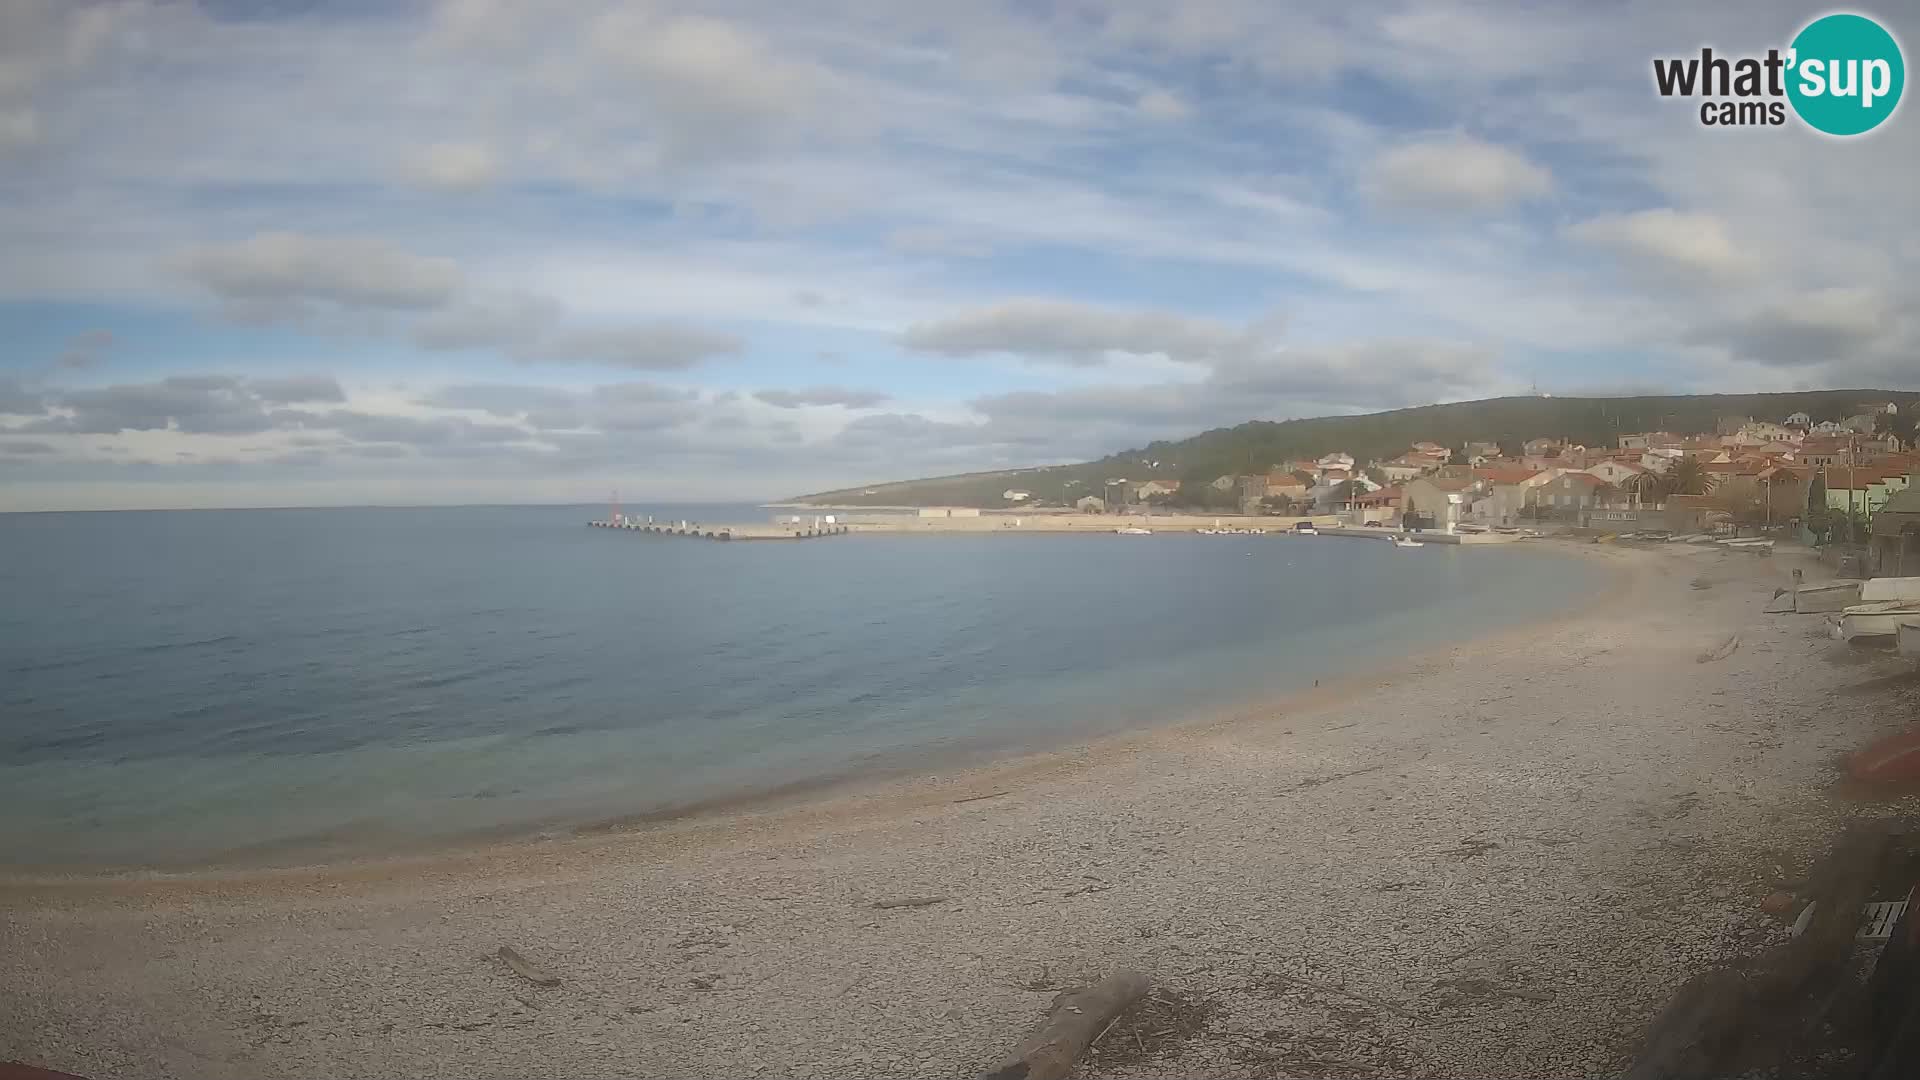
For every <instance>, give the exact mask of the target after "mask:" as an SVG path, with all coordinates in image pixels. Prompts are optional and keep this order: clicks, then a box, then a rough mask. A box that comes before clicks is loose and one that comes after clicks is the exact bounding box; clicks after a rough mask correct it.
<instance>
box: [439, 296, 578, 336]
mask: <svg viewBox="0 0 1920 1080" xmlns="http://www.w3.org/2000/svg"><path fill="white" fill-rule="evenodd" d="M563 313H564V309H563V308H562V307H561V305H560V303H559V302H558V301H556V300H554V299H552V298H551V297H546V296H538V295H534V294H531V293H497V294H482V295H479V296H469V297H466V298H463V299H462V300H460V301H459V302H457V303H455V304H453V305H452V306H450V307H446V308H443V309H441V310H438V311H434V312H431V313H429V314H427V315H425V316H423V317H422V318H421V319H420V320H419V321H418V322H416V323H415V324H414V327H413V340H414V341H415V343H417V344H419V345H420V346H421V347H423V348H428V349H487V348H509V349H519V348H525V347H527V346H530V345H532V344H534V343H535V342H538V341H540V340H541V339H542V338H544V337H546V336H547V335H548V334H549V333H551V332H552V331H553V329H554V328H555V327H556V326H558V325H559V323H560V319H561V316H562V314H563Z"/></svg>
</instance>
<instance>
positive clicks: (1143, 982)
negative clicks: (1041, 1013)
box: [986, 971, 1152, 1080]
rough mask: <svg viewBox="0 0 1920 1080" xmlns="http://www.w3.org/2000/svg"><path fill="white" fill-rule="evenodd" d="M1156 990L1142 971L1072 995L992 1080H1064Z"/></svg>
mask: <svg viewBox="0 0 1920 1080" xmlns="http://www.w3.org/2000/svg"><path fill="white" fill-rule="evenodd" d="M1151 988H1152V984H1151V983H1149V982H1148V981H1147V977H1146V976H1145V975H1142V974H1140V973H1139V972H1137V971H1117V972H1114V973H1113V974H1112V975H1109V976H1107V977H1106V978H1104V979H1102V980H1100V981H1099V982H1097V983H1094V984H1093V985H1092V986H1083V987H1080V988H1078V989H1075V990H1069V991H1067V992H1066V993H1064V994H1061V995H1060V996H1059V997H1057V998H1055V999H1054V1001H1053V1009H1052V1010H1051V1011H1050V1012H1049V1013H1048V1014H1047V1019H1046V1021H1045V1022H1044V1023H1042V1024H1041V1025H1040V1026H1039V1028H1037V1029H1035V1031H1034V1032H1033V1034H1031V1035H1029V1036H1027V1038H1026V1040H1025V1041H1023V1042H1022V1043H1021V1044H1020V1045H1019V1046H1018V1047H1017V1048H1015V1050H1014V1052H1013V1055H1012V1056H1011V1057H1010V1058H1008V1059H1007V1061H1006V1063H1005V1064H1003V1065H1001V1066H1000V1067H999V1068H997V1069H995V1070H994V1071H992V1072H990V1073H988V1074H987V1076H986V1080H1060V1078H1062V1077H1064V1076H1066V1075H1067V1074H1068V1073H1070V1072H1072V1071H1073V1066H1074V1062H1075V1061H1077V1060H1078V1059H1079V1057H1080V1055H1081V1054H1084V1053H1085V1052H1086V1050H1087V1047H1088V1046H1090V1045H1092V1043H1093V1042H1094V1041H1095V1040H1096V1039H1098V1038H1099V1037H1100V1036H1101V1035H1103V1034H1105V1033H1106V1031H1107V1029H1108V1028H1110V1027H1112V1026H1113V1023H1114V1021H1115V1020H1118V1019H1119V1018H1120V1014H1121V1013H1124V1012H1126V1011H1127V1009H1129V1008H1131V1007H1132V1005H1133V1003H1134V1002H1136V1001H1139V1000H1140V999H1141V998H1143V997H1146V996H1147V991H1148V990H1149V989H1151Z"/></svg>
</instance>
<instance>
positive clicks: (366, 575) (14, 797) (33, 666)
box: [0, 507, 1604, 866]
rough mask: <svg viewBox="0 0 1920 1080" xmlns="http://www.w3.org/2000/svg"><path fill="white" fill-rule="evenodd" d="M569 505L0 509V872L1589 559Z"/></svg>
mask: <svg viewBox="0 0 1920 1080" xmlns="http://www.w3.org/2000/svg"><path fill="white" fill-rule="evenodd" d="M630 509H635V510H637V511H638V512H640V513H647V512H653V513H655V514H656V515H658V516H659V517H661V518H663V519H664V518H680V517H690V518H696V519H698V520H701V521H709V522H721V521H765V520H766V519H767V517H768V512H767V511H763V510H757V509H754V508H751V507H733V508H719V507H656V508H651V509H650V508H646V507H639V508H630ZM599 512H601V509H600V508H597V507H596V508H591V509H589V508H586V507H579V508H570V507H465V508H454V509H395V510H382V509H336V510H245V511H197V512H196V511H184V512H152V513H100V514H15V515H0V597H4V598H5V603H4V604H0V862H5V863H9V864H13V865H22V864H74V865H102V864H117V865H128V866H177V865H185V864H192V863H197V862H209V861H215V862H218V861H231V862H251V861H288V860H297V859H306V858H314V857H323V856H333V855H339V854H346V853H357V852H365V851H378V850H393V849H403V848H407V847H411V846H415V845H419V844H422V843H434V842H440V841H444V840H449V839H455V838H465V837H471V836H475V835H480V834H487V833H497V832H508V833H512V832H535V831H540V830H543V829H554V828H564V827H567V826H571V825H577V824H584V823H590V822H594V821H600V820H606V819H609V818H615V817H620V816H624V815H631V814H641V813H647V812H654V811H662V810H670V809H672V808H675V807H683V806H687V805H690V804H694V803H698V802H702V801H706V800H713V799H724V798H730V797H738V796H750V795H753V794H755V793H760V792H766V791H769V790H771V789H774V788H777V787H780V786H783V785H794V784H806V783H811V782H816V781H824V780H832V779H840V778H848V777H861V776H867V775H878V774H885V773H890V772H898V771H903V770H912V769H924V768H931V767H939V766H943V765H948V764H952V763H956V762H970V761H977V760H980V759H983V758H987V757H990V756H992V755H995V754H1002V753H1007V752H1009V751H1015V750H1023V749H1030V748H1035V747H1044V746H1049V745H1055V744H1059V743H1062V742H1066V741H1070V740H1075V739H1079V738H1083V737H1086V736H1089V735H1093V734H1098V733H1101V732H1107V731H1112V730H1116V729H1120V728H1126V727H1130V726H1137V725H1143V724H1151V723H1154V722H1157V721H1163V720H1166V719H1169V718H1175V717H1178V716H1181V715H1184V714H1188V713H1191V712H1193V711H1195V710H1198V709H1203V708H1207V707H1210V706H1214V705H1221V704H1228V703H1231V702H1234V701H1238V700H1243V699H1246V698H1248V697H1250V696H1253V695H1258V694H1262V693H1269V692H1274V691H1284V690H1288V689H1292V688H1297V687H1301V686H1305V685H1309V684H1310V683H1311V682H1312V680H1313V679H1315V678H1319V677H1324V676H1328V675H1333V674H1339V673H1350V672H1354V671H1358V670H1362V669H1365V668H1366V667H1368V666H1369V665H1374V664H1381V663H1392V662H1393V661H1394V660H1395V659H1396V658H1397V657H1399V656H1401V655H1402V654H1404V653H1406V652H1408V651H1410V650H1414V649H1419V648H1423V647H1430V646H1434V645H1440V644H1445V643H1447V642H1449V641H1452V640H1459V639H1463V638H1465V637H1468V636H1470V635H1474V634H1478V633H1481V632H1483V631H1486V630H1489V629H1494V628H1498V627H1501V626H1507V625H1514V624H1517V623H1519V622H1522V621H1524V620H1528V619H1533V618H1537V617H1539V616H1541V615H1543V614H1547V613H1550V612H1552V611H1554V610H1555V609H1560V608H1564V607H1566V606H1568V605H1570V604H1572V603H1575V602H1578V601H1579V600H1582V599H1584V598H1587V597H1591V596H1592V595H1594V594H1595V593H1596V591H1597V590H1598V589H1599V588H1600V587H1601V586H1602V585H1603V583H1604V579H1603V578H1602V577H1601V571H1599V570H1596V569H1594V568H1592V567H1590V566H1588V565H1587V564H1586V563H1585V562H1584V561H1581V560H1575V559H1569V558H1566V557H1565V556H1556V555H1554V554H1552V553H1551V552H1545V551H1538V550H1527V549H1525V548H1519V547H1516V548H1507V549H1499V550H1485V549H1482V550H1471V551H1467V550H1460V549H1456V548H1450V547H1438V546H1428V547H1425V548H1421V549H1418V550H1413V549H1407V550H1399V549H1395V548H1394V547H1393V546H1392V545H1390V544H1386V543H1376V542H1361V541H1355V540H1341V539H1335V538H1328V537H1322V538H1319V539H1308V538H1274V537H1266V538H1262V537H1212V536H1198V535H1192V534H1184V535H1167V534H1162V535H1156V536H1152V537H1126V536H1116V535H1088V536H1045V535H1038V536H1036V535H1029V536H1009V535H986V536H961V535H955V536H891V537H890V536H849V537H835V538H832V539H826V540H818V541H811V542H804V543H763V544H721V543H712V542H705V541H692V540H676V539H660V538H650V537H646V536H643V535H640V534H636V533H619V532H609V531H605V530H599V529H588V528H585V527H584V524H583V523H584V521H585V520H586V518H587V517H589V516H590V514H594V513H599Z"/></svg>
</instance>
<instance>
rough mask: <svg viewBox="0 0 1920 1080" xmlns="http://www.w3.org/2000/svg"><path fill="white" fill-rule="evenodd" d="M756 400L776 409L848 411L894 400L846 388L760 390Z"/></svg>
mask: <svg viewBox="0 0 1920 1080" xmlns="http://www.w3.org/2000/svg"><path fill="white" fill-rule="evenodd" d="M753 396H754V398H755V399H757V400H759V401H761V402H764V403H766V404H768V405H771V406H773V407H774V408H776V409H803V408H809V407H815V406H823V405H838V406H841V407H843V408H848V409H871V408H873V407H874V406H875V405H880V404H883V403H885V402H887V401H889V400H891V399H892V395H891V394H883V393H880V392H879V391H877V390H849V389H847V388H846V387H844V386H810V387H808V388H806V389H804V390H760V391H756V392H755V393H754V395H753Z"/></svg>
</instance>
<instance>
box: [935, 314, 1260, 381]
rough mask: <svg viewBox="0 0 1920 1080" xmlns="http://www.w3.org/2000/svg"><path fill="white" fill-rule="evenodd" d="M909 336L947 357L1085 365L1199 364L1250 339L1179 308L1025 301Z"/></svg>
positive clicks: (1238, 330)
mask: <svg viewBox="0 0 1920 1080" xmlns="http://www.w3.org/2000/svg"><path fill="white" fill-rule="evenodd" d="M901 341H902V343H903V344H905V345H906V346H907V347H908V348H910V349H915V350H918V351H920V352H928V353H936V354H939V355H942V356H986V355H993V354H1004V355H1009V356H1017V357H1021V358H1023V359H1026V360H1030V361H1036V362H1046V363H1060V364H1068V365H1073V366H1081V367H1084V366H1088V365H1093V364H1100V363H1104V362H1106V359H1107V356H1108V354H1110V353H1130V354H1134V355H1160V356H1165V357H1167V358H1168V359H1170V360H1178V361H1185V362H1191V363H1199V362H1204V361H1207V360H1211V359H1217V358H1219V357H1221V356H1224V355H1225V354H1227V353H1230V352H1233V351H1235V350H1239V349H1243V348H1245V347H1247V345H1248V344H1249V341H1250V338H1249V336H1248V332H1247V331H1246V330H1243V329H1241V328H1239V327H1234V326H1229V325H1227V324H1225V323H1220V322H1216V321H1214V320H1211V319H1196V318H1190V317H1187V316H1183V315H1178V314H1175V313H1173V312H1167V311H1138V310H1126V309H1120V308H1107V307H1100V306H1097V305H1093V304H1082V303H1076V302H1072V301H1065V300H1046V299H1019V300H1009V301H1006V302H1005V303H1001V304H996V305H993V306H991V307H985V308H979V309H976V310H972V311H966V312H962V313H960V314H957V315H950V316H947V317H945V318H941V319H935V320H932V321H929V322H924V323H919V324H916V325H914V326H911V327H908V328H907V331H906V333H905V334H904V335H902V337H901Z"/></svg>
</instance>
